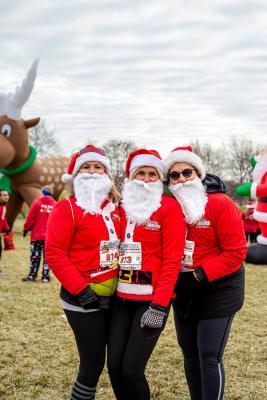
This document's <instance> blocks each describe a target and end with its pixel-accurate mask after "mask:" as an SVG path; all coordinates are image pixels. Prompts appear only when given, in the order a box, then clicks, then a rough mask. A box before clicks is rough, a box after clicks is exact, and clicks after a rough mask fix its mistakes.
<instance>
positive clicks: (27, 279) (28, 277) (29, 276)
mask: <svg viewBox="0 0 267 400" xmlns="http://www.w3.org/2000/svg"><path fill="white" fill-rule="evenodd" d="M21 280H22V282H35V281H36V277H35V276H32V275H27V276H25V277H24V278H22V279H21Z"/></svg>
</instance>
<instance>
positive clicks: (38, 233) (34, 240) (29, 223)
mask: <svg viewBox="0 0 267 400" xmlns="http://www.w3.org/2000/svg"><path fill="white" fill-rule="evenodd" d="M41 193H42V196H41V197H39V198H38V199H36V200H34V201H33V202H32V204H31V207H30V209H29V212H28V215H27V217H26V220H25V223H24V227H23V237H25V236H26V235H27V233H28V232H29V231H30V232H31V243H30V263H29V273H28V275H27V276H25V277H24V278H22V281H23V282H34V281H36V279H37V274H38V271H39V267H40V263H41V258H42V256H43V268H42V278H41V281H42V282H43V283H48V282H50V271H49V266H48V264H47V261H46V257H45V238H46V228H47V221H48V217H49V215H50V213H51V211H52V210H53V208H54V207H55V205H56V204H57V202H56V200H54V199H53V197H52V196H53V186H52V185H46V186H44V187H43V188H42V189H41Z"/></svg>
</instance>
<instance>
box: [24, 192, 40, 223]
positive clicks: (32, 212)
mask: <svg viewBox="0 0 267 400" xmlns="http://www.w3.org/2000/svg"><path fill="white" fill-rule="evenodd" d="M39 208H40V205H39V201H38V199H37V200H34V201H33V203H32V204H31V206H30V209H29V212H28V214H27V217H26V220H25V222H24V226H23V229H24V231H30V230H31V229H32V227H33V224H34V222H35V219H36V217H37V214H38V211H39Z"/></svg>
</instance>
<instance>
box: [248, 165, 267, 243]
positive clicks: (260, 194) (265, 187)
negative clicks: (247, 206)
mask: <svg viewBox="0 0 267 400" xmlns="http://www.w3.org/2000/svg"><path fill="white" fill-rule="evenodd" d="M251 196H252V197H253V198H256V197H257V203H256V209H255V211H254V214H253V215H254V218H255V219H256V220H257V221H258V222H259V226H260V229H261V235H259V236H258V238H257V242H258V243H260V244H262V245H267V171H266V172H265V173H264V174H263V176H262V177H261V180H260V182H259V183H255V182H254V183H253V184H252V188H251Z"/></svg>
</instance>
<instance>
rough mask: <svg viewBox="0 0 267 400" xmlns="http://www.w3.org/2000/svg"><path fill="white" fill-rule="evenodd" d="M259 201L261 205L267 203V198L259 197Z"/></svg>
mask: <svg viewBox="0 0 267 400" xmlns="http://www.w3.org/2000/svg"><path fill="white" fill-rule="evenodd" d="M257 201H258V202H259V203H267V197H258V198H257Z"/></svg>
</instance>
